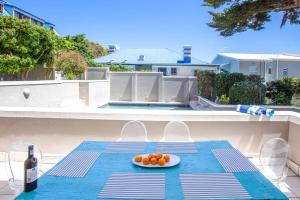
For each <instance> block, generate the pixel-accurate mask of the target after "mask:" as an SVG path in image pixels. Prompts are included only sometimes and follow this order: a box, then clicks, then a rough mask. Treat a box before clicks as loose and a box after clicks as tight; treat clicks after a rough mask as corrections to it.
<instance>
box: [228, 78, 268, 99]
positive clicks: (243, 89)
mask: <svg viewBox="0 0 300 200" xmlns="http://www.w3.org/2000/svg"><path fill="white" fill-rule="evenodd" d="M265 96H266V88H265V85H263V84H261V83H255V82H250V81H242V82H238V83H235V84H234V85H233V86H232V87H231V88H230V90H229V99H230V103H231V104H263V103H264V99H265Z"/></svg>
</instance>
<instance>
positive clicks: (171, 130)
mask: <svg viewBox="0 0 300 200" xmlns="http://www.w3.org/2000/svg"><path fill="white" fill-rule="evenodd" d="M161 141H162V142H193V141H194V140H193V139H192V138H191V134H190V129H189V127H188V126H187V125H186V124H185V123H184V122H181V121H172V122H169V123H168V124H167V125H166V126H165V129H164V137H163V139H162V140H161Z"/></svg>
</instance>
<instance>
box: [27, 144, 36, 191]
mask: <svg viewBox="0 0 300 200" xmlns="http://www.w3.org/2000/svg"><path fill="white" fill-rule="evenodd" d="M33 151H34V147H33V145H29V146H28V158H27V159H26V160H25V162H24V176H25V178H24V192H30V191H32V190H35V189H36V188H37V180H38V177H37V170H38V169H37V164H38V163H37V159H36V158H35V157H34V153H33Z"/></svg>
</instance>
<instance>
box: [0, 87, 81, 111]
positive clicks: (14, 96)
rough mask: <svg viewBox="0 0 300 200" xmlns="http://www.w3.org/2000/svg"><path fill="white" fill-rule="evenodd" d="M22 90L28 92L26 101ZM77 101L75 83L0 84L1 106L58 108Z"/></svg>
mask: <svg viewBox="0 0 300 200" xmlns="http://www.w3.org/2000/svg"><path fill="white" fill-rule="evenodd" d="M24 89H26V90H28V89H29V91H30V95H29V97H28V98H27V99H26V98H25V97H24V94H23V91H24ZM78 99H79V91H78V83H76V82H65V83H63V82H60V81H38V82H35V81H26V82H23V81H18V82H10V81H9V82H0V105H1V106H25V107H26V106H30V107H60V106H61V105H65V106H66V105H70V104H73V103H75V102H76V101H78Z"/></svg>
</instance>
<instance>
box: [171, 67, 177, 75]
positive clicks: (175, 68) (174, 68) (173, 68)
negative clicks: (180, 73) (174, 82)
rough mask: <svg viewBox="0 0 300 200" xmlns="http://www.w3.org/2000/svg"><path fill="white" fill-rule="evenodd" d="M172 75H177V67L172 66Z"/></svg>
mask: <svg viewBox="0 0 300 200" xmlns="http://www.w3.org/2000/svg"><path fill="white" fill-rule="evenodd" d="M173 70H175V73H173ZM171 76H177V67H171Z"/></svg>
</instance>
